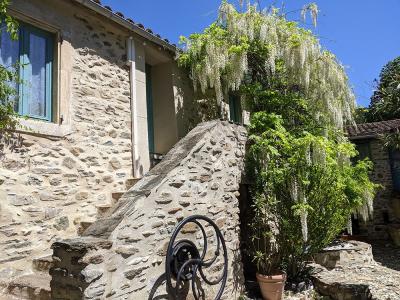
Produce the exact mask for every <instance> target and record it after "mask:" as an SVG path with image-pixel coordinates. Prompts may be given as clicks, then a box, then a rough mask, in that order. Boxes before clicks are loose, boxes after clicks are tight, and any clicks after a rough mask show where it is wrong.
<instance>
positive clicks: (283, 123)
mask: <svg viewBox="0 0 400 300" xmlns="http://www.w3.org/2000/svg"><path fill="white" fill-rule="evenodd" d="M309 13H310V15H311V17H312V20H313V23H314V24H316V20H317V15H318V7H317V6H316V5H315V4H310V5H306V6H305V7H304V8H303V10H302V15H303V17H306V15H308V14H309ZM182 42H183V43H184V46H185V51H183V53H182V54H180V56H179V62H180V64H181V65H182V66H185V67H186V68H188V70H189V71H190V74H191V78H192V79H193V83H194V87H195V89H197V90H199V94H200V95H202V94H207V95H209V94H210V91H212V93H213V94H214V99H215V101H216V102H217V103H219V104H221V103H222V102H223V101H224V99H226V98H227V97H228V95H229V93H232V92H233V93H237V94H239V95H240V96H241V99H242V102H243V104H244V106H245V107H246V108H247V110H249V111H250V112H251V124H250V126H249V134H250V140H249V143H250V147H249V151H248V155H247V157H248V160H247V169H248V175H249V177H250V178H251V181H252V194H253V198H254V222H253V224H252V226H251V228H253V229H254V232H253V236H252V239H253V245H254V246H255V247H254V252H253V255H254V258H255V262H256V263H257V265H258V267H259V271H260V272H262V273H264V274H269V273H271V272H273V271H274V270H276V269H279V268H283V269H284V270H286V272H287V273H288V275H289V277H295V276H297V275H298V274H299V273H301V272H302V271H303V270H304V266H305V265H304V261H305V260H306V259H307V258H309V257H310V256H311V255H312V254H314V253H316V252H318V251H320V250H321V248H322V247H324V246H326V245H327V244H329V243H330V242H331V241H332V240H333V239H334V238H335V237H336V236H337V235H338V234H339V233H340V232H341V231H342V230H343V229H344V228H346V226H347V227H350V226H348V224H349V220H350V218H351V215H352V213H354V212H355V214H356V215H360V217H362V218H363V219H366V218H368V215H369V214H370V213H371V210H372V199H373V197H374V191H375V188H376V186H375V185H374V184H373V183H371V182H370V180H369V178H368V171H369V170H370V168H371V163H370V162H368V161H360V162H358V163H356V164H352V163H351V161H350V158H351V157H354V156H355V155H356V151H355V149H354V146H353V145H352V144H351V143H349V142H348V140H347V138H346V137H345V135H344V132H343V127H344V126H345V125H346V124H352V122H353V117H352V115H353V111H354V108H355V100H354V95H353V92H352V90H351V88H350V87H349V83H348V78H347V76H346V73H345V70H344V67H343V66H342V65H341V64H340V63H339V62H338V60H337V59H336V57H335V56H334V55H333V54H332V53H330V52H329V51H327V50H324V49H323V48H322V47H321V45H320V43H319V40H318V38H317V37H316V36H315V35H313V33H312V32H311V31H309V30H306V29H303V28H301V27H300V26H299V24H298V23H296V22H292V21H289V20H287V19H286V18H285V14H284V13H283V12H281V11H279V10H278V9H276V8H269V9H268V10H263V11H260V9H259V8H258V7H257V6H256V5H250V4H249V5H248V6H247V9H245V10H244V11H243V12H240V11H238V10H237V9H236V8H235V6H233V5H232V4H229V3H228V2H226V1H223V2H222V4H221V7H220V10H219V17H218V19H217V20H216V22H215V23H213V24H211V25H210V26H209V27H208V28H207V29H205V31H204V32H203V33H200V34H193V35H191V36H190V37H189V38H182ZM220 107H222V105H220ZM349 230H350V229H349Z"/></svg>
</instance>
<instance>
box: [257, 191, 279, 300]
mask: <svg viewBox="0 0 400 300" xmlns="http://www.w3.org/2000/svg"><path fill="white" fill-rule="evenodd" d="M264 200H265V199H263V197H262V196H261V197H260V198H259V199H258V200H256V201H255V204H254V206H253V208H254V210H253V212H254V216H253V222H252V224H251V228H253V234H252V236H251V239H252V245H253V262H254V263H255V265H256V267H257V273H256V278H257V281H258V284H259V286H260V291H261V294H262V297H263V299H265V300H280V299H282V296H283V291H284V287H285V283H286V273H285V272H284V271H283V270H282V268H281V255H280V254H279V246H278V243H277V240H276V233H277V228H276V227H275V226H274V224H275V222H274V220H273V219H274V217H273V215H272V214H271V213H270V211H269V210H268V203H267V201H264Z"/></svg>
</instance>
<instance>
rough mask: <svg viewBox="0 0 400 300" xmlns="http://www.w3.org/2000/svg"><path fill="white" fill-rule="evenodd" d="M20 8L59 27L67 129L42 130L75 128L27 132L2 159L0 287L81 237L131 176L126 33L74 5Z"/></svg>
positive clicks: (36, 4)
mask: <svg viewBox="0 0 400 300" xmlns="http://www.w3.org/2000/svg"><path fill="white" fill-rule="evenodd" d="M13 9H15V10H17V11H21V12H24V13H25V14H27V13H28V12H29V14H31V15H30V17H32V18H35V19H37V20H40V21H42V22H46V24H51V25H52V26H55V27H56V28H60V31H59V36H60V38H61V39H62V42H61V44H60V49H61V51H63V52H62V54H61V58H62V59H61V60H60V61H59V62H58V67H60V76H61V77H62V82H61V83H62V84H61V86H63V87H64V90H63V89H62V87H60V90H61V91H62V92H60V93H61V94H62V97H61V95H58V96H60V97H61V98H59V99H61V100H62V101H61V103H57V101H56V104H55V105H58V108H59V109H64V112H63V113H62V114H63V124H62V125H59V124H45V123H43V122H40V124H41V126H42V127H46V126H58V127H61V126H68V127H69V128H70V130H69V132H68V134H65V135H59V136H57V135H54V136H43V135H41V134H42V132H40V131H39V132H33V133H35V134H38V135H37V136H35V135H32V134H22V137H23V139H24V142H23V147H22V148H20V149H18V150H17V151H15V152H14V153H10V152H7V153H6V155H5V157H4V158H2V159H1V160H0V253H1V254H0V277H1V275H3V276H4V277H7V278H0V281H1V280H2V279H8V278H11V277H12V276H13V275H16V274H20V273H29V272H31V260H32V259H33V258H35V257H38V256H43V255H46V254H51V251H50V245H51V244H52V243H53V242H54V241H55V240H57V239H60V238H66V237H72V236H76V234H77V230H78V228H79V226H80V224H81V222H82V221H94V220H95V218H96V215H97V209H96V205H97V206H101V205H111V201H112V199H111V193H112V192H113V191H125V190H126V187H125V183H126V181H127V180H128V179H129V178H130V177H131V176H132V159H131V157H132V156H131V148H132V147H131V131H130V128H131V125H130V116H131V115H130V86H129V72H128V69H127V67H126V65H125V63H126V58H125V56H126V50H125V36H124V33H123V32H122V31H120V30H119V29H118V28H117V27H113V26H111V25H110V24H108V23H107V22H104V20H101V19H99V18H96V17H95V16H92V15H91V14H90V13H87V12H86V13H85V12H84V11H83V12H81V10H80V9H78V8H77V7H75V6H73V5H71V3H69V2H67V1H48V0H45V1H42V0H41V1H38V0H37V1H14V2H13ZM55 12H57V13H55ZM67 62H68V64H66V63H67ZM60 64H61V65H62V66H60ZM66 88H68V90H66ZM56 121H59V120H56ZM32 122H33V121H32ZM38 123H39V122H38ZM58 127H57V128H58Z"/></svg>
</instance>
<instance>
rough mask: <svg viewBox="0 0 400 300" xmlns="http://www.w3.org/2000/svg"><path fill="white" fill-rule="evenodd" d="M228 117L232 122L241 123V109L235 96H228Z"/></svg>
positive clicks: (237, 97)
mask: <svg viewBox="0 0 400 300" xmlns="http://www.w3.org/2000/svg"><path fill="white" fill-rule="evenodd" d="M229 115H230V120H231V121H232V122H235V123H242V107H241V104H240V97H239V96H237V95H232V94H230V95H229Z"/></svg>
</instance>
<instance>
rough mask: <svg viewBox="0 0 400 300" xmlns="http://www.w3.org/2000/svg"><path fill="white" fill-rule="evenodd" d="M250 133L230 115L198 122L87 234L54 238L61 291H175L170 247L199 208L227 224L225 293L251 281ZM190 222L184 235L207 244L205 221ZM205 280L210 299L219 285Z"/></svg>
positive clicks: (121, 294) (107, 294)
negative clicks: (243, 217) (246, 272)
mask: <svg viewBox="0 0 400 300" xmlns="http://www.w3.org/2000/svg"><path fill="white" fill-rule="evenodd" d="M246 140H247V133H246V130H245V128H244V127H241V126H238V125H233V124H230V123H228V122H226V121H211V122H206V123H202V124H200V125H198V126H197V127H196V128H195V129H193V130H192V131H191V132H190V133H189V134H188V135H187V136H186V137H185V138H184V139H182V140H181V141H180V142H179V143H178V144H177V145H176V146H175V147H174V148H173V149H172V150H171V151H170V152H169V153H168V154H167V155H166V157H165V158H164V159H163V161H162V162H161V163H160V164H159V165H157V166H156V167H155V168H154V169H153V170H152V171H150V172H149V173H148V174H147V175H146V176H145V177H144V178H143V179H142V180H140V181H139V182H138V183H137V184H136V185H135V186H134V187H133V188H131V189H130V190H129V191H128V192H127V193H126V194H125V195H124V196H123V197H122V198H121V199H120V201H119V202H118V205H117V206H116V207H115V208H114V209H113V211H112V212H110V214H109V215H108V216H106V217H105V218H103V219H100V220H98V221H97V222H96V223H94V224H93V225H92V226H90V227H89V228H88V229H87V230H86V231H85V232H84V236H83V237H81V238H77V239H73V240H64V241H60V242H57V243H55V244H54V245H53V249H54V253H53V255H54V257H55V265H54V267H53V268H52V269H51V274H52V282H51V287H52V297H53V299H81V298H83V299H105V298H107V299H148V298H149V295H151V296H152V297H151V299H156V298H157V297H160V299H164V298H167V297H168V296H167V295H166V289H165V282H163V280H162V275H163V273H164V272H165V254H166V248H167V245H168V242H169V240H170V238H171V234H172V232H173V230H174V228H175V226H176V225H177V224H178V222H179V221H181V220H182V219H183V218H185V217H188V216H191V215H195V214H200V215H205V216H208V217H210V218H211V219H212V220H214V221H215V222H216V224H217V225H218V226H219V228H220V229H221V231H222V234H223V236H224V238H225V241H226V244H227V248H228V258H229V264H228V283H227V287H226V290H225V292H224V295H223V297H222V298H221V299H237V298H238V297H239V295H240V292H241V286H242V284H243V272H242V267H241V258H240V257H241V256H240V247H239V246H240V245H239V244H240V242H239V238H240V232H239V231H240V228H239V225H240V222H239V201H238V196H239V184H240V182H241V178H242V171H243V165H244V154H245V143H246ZM186 229H187V230H185V231H184V234H183V235H182V238H186V239H190V240H193V241H194V242H195V243H196V245H197V246H198V247H199V248H200V249H201V247H202V243H201V242H199V238H200V237H201V235H199V233H200V232H199V230H198V228H197V227H194V228H189V229H188V228H186ZM206 232H207V234H209V228H208V229H207V228H206ZM214 267H215V269H212V271H213V272H214V273H218V272H219V271H220V270H221V269H220V268H221V265H220V264H219V265H218V264H217V266H214ZM203 288H204V289H205V292H206V295H207V296H206V298H205V299H214V297H213V296H214V295H213V294H214V293H215V289H212V288H209V287H207V286H203ZM71 291H72V292H71ZM150 292H152V293H153V292H154V294H150ZM72 294H73V295H74V296H70V295H72ZM184 298H185V299H186V297H184ZM157 299H159V298H157ZM187 299H192V298H191V297H190V296H188V298H187Z"/></svg>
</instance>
